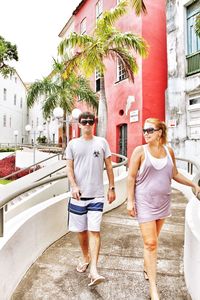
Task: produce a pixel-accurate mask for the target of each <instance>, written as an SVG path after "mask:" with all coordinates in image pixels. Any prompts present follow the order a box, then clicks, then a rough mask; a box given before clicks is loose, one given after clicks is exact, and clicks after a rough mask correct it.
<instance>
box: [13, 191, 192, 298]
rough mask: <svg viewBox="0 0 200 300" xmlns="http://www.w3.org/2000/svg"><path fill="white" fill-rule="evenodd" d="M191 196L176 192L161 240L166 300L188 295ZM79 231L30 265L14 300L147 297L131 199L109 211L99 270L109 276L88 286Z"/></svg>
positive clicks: (160, 277) (161, 281) (161, 279)
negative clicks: (185, 243)
mask: <svg viewBox="0 0 200 300" xmlns="http://www.w3.org/2000/svg"><path fill="white" fill-rule="evenodd" d="M186 204H187V200H186V199H185V198H184V196H183V194H181V193H180V192H179V191H177V190H173V193H172V217H170V218H168V219H167V221H166V224H165V225H164V227H163V230H162V232H161V235H160V239H159V250H158V264H157V266H158V268H157V269H158V275H157V281H158V289H159V292H160V298H161V299H162V300H189V299H190V297H189V295H188V293H187V289H186V286H185V282H184V276H183V239H184V213H185V206H186ZM79 257H80V249H79V245H78V240H77V238H76V234H74V233H69V234H67V235H65V236H64V237H62V238H61V239H60V240H58V241H57V242H55V243H54V244H53V245H51V247H49V248H48V249H47V250H46V251H45V252H44V253H43V255H42V256H41V257H39V258H38V259H37V261H36V262H35V263H34V264H33V265H32V267H31V268H30V269H29V270H28V272H27V273H26V275H25V276H24V278H23V279H22V281H21V282H20V284H19V285H18V287H17V289H16V291H15V293H14V294H13V296H12V300H55V299H57V300H68V299H69V300H98V299H103V300H121V299H126V300H129V299H130V300H136V299H137V300H145V299H149V291H148V289H149V288H148V281H146V280H145V279H144V277H143V272H142V270H143V244H142V240H141V237H140V230H139V226H138V223H137V221H136V220H134V219H132V218H130V217H128V216H127V212H126V204H122V205H121V206H120V207H119V208H117V209H115V210H113V211H111V212H109V213H106V214H105V215H104V218H103V223H102V247H101V251H100V256H99V265H98V266H99V273H100V274H102V275H104V276H105V277H106V278H107V281H106V282H105V283H103V284H100V285H98V286H96V287H93V288H88V286H87V285H88V283H89V279H88V271H87V272H86V273H83V274H79V273H77V272H76V270H75V266H76V264H77V261H78V259H79Z"/></svg>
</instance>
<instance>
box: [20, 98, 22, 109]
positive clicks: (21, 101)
mask: <svg viewBox="0 0 200 300" xmlns="http://www.w3.org/2000/svg"><path fill="white" fill-rule="evenodd" d="M22 103H23V99H22V97H21V99H20V108H22Z"/></svg>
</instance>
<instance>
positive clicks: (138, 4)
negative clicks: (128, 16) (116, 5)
mask: <svg viewBox="0 0 200 300" xmlns="http://www.w3.org/2000/svg"><path fill="white" fill-rule="evenodd" d="M129 1H130V3H131V5H132V7H133V8H134V10H135V13H136V15H137V16H139V15H140V14H141V13H144V14H146V13H147V9H146V6H145V3H144V1H143V0H129Z"/></svg>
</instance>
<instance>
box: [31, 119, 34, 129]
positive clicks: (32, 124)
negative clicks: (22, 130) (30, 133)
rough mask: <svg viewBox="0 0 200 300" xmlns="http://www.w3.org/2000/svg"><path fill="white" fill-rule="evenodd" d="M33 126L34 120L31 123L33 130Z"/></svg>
mask: <svg viewBox="0 0 200 300" xmlns="http://www.w3.org/2000/svg"><path fill="white" fill-rule="evenodd" d="M33 126H34V123H33V120H32V121H31V127H32V128H33Z"/></svg>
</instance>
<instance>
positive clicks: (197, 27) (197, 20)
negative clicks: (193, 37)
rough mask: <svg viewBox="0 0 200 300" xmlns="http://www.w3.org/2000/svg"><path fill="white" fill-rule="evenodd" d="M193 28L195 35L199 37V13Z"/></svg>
mask: <svg viewBox="0 0 200 300" xmlns="http://www.w3.org/2000/svg"><path fill="white" fill-rule="evenodd" d="M195 29H196V33H197V35H198V36H199V37H200V14H199V15H197V18H196V27H195Z"/></svg>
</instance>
